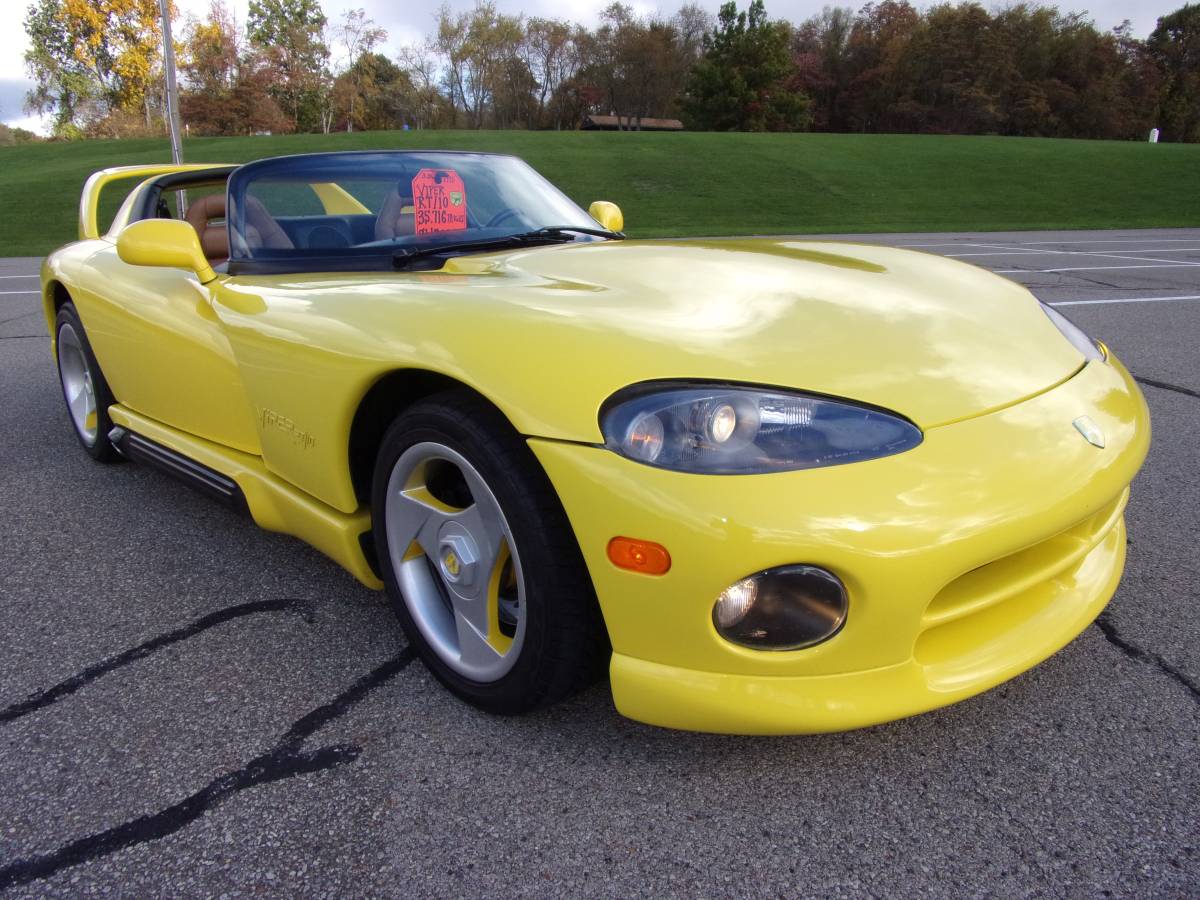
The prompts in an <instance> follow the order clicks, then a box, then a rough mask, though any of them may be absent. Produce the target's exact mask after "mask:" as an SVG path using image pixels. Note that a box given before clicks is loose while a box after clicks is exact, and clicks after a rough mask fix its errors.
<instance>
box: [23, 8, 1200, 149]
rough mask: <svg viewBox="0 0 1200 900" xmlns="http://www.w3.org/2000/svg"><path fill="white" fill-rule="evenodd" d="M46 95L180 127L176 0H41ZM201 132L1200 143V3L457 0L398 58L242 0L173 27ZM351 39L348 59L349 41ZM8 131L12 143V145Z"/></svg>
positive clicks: (362, 20) (123, 127)
mask: <svg viewBox="0 0 1200 900" xmlns="http://www.w3.org/2000/svg"><path fill="white" fill-rule="evenodd" d="M25 30H26V32H27V34H28V37H29V41H30V46H29V49H28V51H27V52H26V55H25V61H26V64H27V67H28V69H29V72H30V75H31V76H32V77H33V79H34V84H35V86H34V89H33V90H32V91H31V92H30V93H29V95H28V97H27V110H28V111H30V112H34V113H39V114H49V115H50V116H51V117H52V122H53V124H52V129H53V134H54V135H55V136H57V137H62V138H75V137H122V136H132V135H146V134H161V133H162V130H163V119H164V116H163V110H164V107H165V102H164V98H163V89H162V83H163V77H162V59H161V46H162V33H161V23H160V22H159V7H158V0H86V2H84V0H35V2H34V3H33V4H32V5H31V6H30V7H29V8H28V14H27V17H26V20H25ZM173 30H174V34H175V39H176V56H177V59H178V67H179V79H180V89H181V104H180V106H181V110H182V118H183V121H184V122H185V123H186V125H187V128H188V132H189V133H190V134H193V135H220V134H248V133H258V132H272V133H280V132H293V131H298V132H326V133H328V132H330V131H333V130H350V131H355V130H375V129H396V128H474V129H481V128H528V129H574V128H579V127H581V126H583V125H585V124H586V123H587V120H588V117H589V116H593V115H605V116H615V117H616V122H617V123H618V127H620V128H622V129H630V130H638V129H640V128H641V127H642V125H643V122H644V120H646V119H650V118H656V119H661V118H679V119H682V120H683V122H684V123H685V124H686V125H687V127H689V128H693V129H699V130H716V131H800V130H817V131H839V132H849V131H854V132H929V133H956V134H1005V135H1034V136H1052V137H1081V138H1110V139H1145V137H1146V134H1147V132H1148V131H1149V129H1150V128H1152V127H1158V128H1160V129H1161V131H1162V138H1163V139H1164V140H1173V141H1200V5H1194V4H1187V5H1185V6H1183V7H1182V8H1180V9H1179V10H1177V11H1176V12H1173V13H1171V14H1170V15H1167V16H1164V17H1162V18H1161V19H1159V20H1158V23H1157V26H1156V28H1155V29H1154V30H1153V32H1152V33H1151V34H1150V35H1149V36H1147V37H1146V38H1139V37H1137V36H1135V35H1133V34H1132V32H1131V28H1130V26H1129V23H1128V22H1126V23H1125V24H1123V25H1121V26H1120V27H1118V28H1115V29H1113V30H1112V31H1102V30H1100V29H1098V28H1097V27H1096V26H1095V24H1094V23H1093V22H1091V21H1090V20H1089V19H1088V18H1087V17H1086V16H1085V15H1083V14H1078V13H1062V12H1060V11H1059V10H1058V9H1057V8H1055V7H1053V6H1042V5H1035V4H1030V3H1020V4H1017V5H1013V6H1007V7H1004V8H998V9H995V10H988V9H986V8H984V7H983V6H981V5H980V4H979V3H977V2H957V3H939V4H936V5H934V6H931V7H929V8H926V9H920V8H918V7H915V6H913V5H912V4H911V3H909V2H908V0H882V2H870V3H867V4H866V5H865V6H863V7H862V8H861V9H859V10H858V11H857V12H856V11H854V10H852V9H849V8H845V7H827V8H826V9H825V10H824V11H823V12H822V13H821V14H819V15H817V16H814V17H812V18H810V19H807V20H805V21H803V22H800V23H790V22H787V21H784V20H780V19H773V18H771V17H769V16H768V14H767V11H766V9H765V7H764V4H763V2H762V0H752V2H751V3H750V5H749V6H748V7H746V8H745V9H738V7H737V5H736V4H735V3H733V2H729V3H725V4H724V5H723V6H722V7H721V8H720V10H719V12H718V13H717V15H716V16H715V17H714V16H711V15H710V14H709V13H708V12H706V11H705V10H704V9H702V8H701V7H699V6H696V5H685V6H683V7H681V8H680V9H679V10H678V11H677V12H676V13H675V14H673V15H669V16H668V15H659V14H656V15H651V16H639V15H637V14H635V12H634V11H633V10H632V9H631V8H630V7H629V6H626V5H624V4H621V3H613V4H612V5H610V6H609V7H607V8H606V9H605V10H604V11H603V12H602V13H601V15H600V18H599V22H598V24H597V25H596V26H595V27H592V28H588V27H584V26H582V25H580V24H578V23H575V22H571V21H567V20H565V19H553V18H542V17H536V16H531V17H527V16H523V15H509V14H505V13H502V12H500V11H499V10H498V9H497V7H496V6H495V4H494V3H492V2H488V0H478V2H477V3H476V5H475V7H474V8H472V9H470V10H467V11H464V12H457V13H456V12H453V11H452V10H450V9H449V7H445V6H444V7H442V8H441V9H440V10H439V11H438V12H437V14H436V17H435V21H434V27H433V29H432V30H431V32H430V33H429V35H428V36H427V37H426V39H425V40H423V41H421V42H419V43H417V44H415V45H411V46H405V47H402V48H400V50H399V51H398V52H397V53H395V54H394V55H389V54H388V53H386V52H384V51H383V48H384V45H385V43H386V41H387V32H386V31H385V30H384V29H383V28H381V27H379V25H378V24H377V23H375V22H374V21H372V20H371V19H370V18H369V17H368V16H367V15H366V14H365V12H364V11H363V10H361V9H352V10H349V11H347V12H345V13H343V14H342V15H341V17H340V18H338V19H337V20H336V21H330V19H329V18H328V17H327V16H326V14H325V12H324V10H323V9H322V7H321V3H320V0H250V4H249V9H248V13H247V16H246V20H245V22H242V23H239V22H237V21H236V20H235V18H234V16H233V14H232V13H231V12H230V10H229V8H228V6H226V5H225V3H224V2H223V0H213V3H212V5H211V8H210V9H209V11H208V13H207V14H206V15H205V16H204V17H203V18H188V19H186V20H176V21H174V22H173ZM333 48H339V50H340V52H339V53H338V54H337V55H336V57H335V54H334V51H333ZM4 137H5V136H4V135H3V134H0V141H2V140H3V139H4Z"/></svg>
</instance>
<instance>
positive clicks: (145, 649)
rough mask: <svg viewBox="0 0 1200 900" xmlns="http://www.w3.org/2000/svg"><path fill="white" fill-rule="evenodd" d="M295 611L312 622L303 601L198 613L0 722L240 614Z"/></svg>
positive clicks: (22, 704)
mask: <svg viewBox="0 0 1200 900" xmlns="http://www.w3.org/2000/svg"><path fill="white" fill-rule="evenodd" d="M288 611H298V612H300V614H301V615H303V616H304V618H305V620H306V621H308V622H309V623H311V622H312V612H311V610H310V609H309V606H308V604H307V603H306V602H305V601H303V600H292V599H285V600H256V601H254V602H252V603H241V604H239V605H237V606H230V607H229V608H227V609H222V610H218V611H217V612H214V613H209V614H208V615H207V616H202V617H201V618H199V619H197V620H196V621H194V622H192V623H191V624H190V625H184V626H183V627H182V628H176V629H175V630H174V631H168V632H167V633H166V634H160V635H159V636H158V637H155V638H151V639H150V640H148V641H146V642H145V643H144V644H138V646H136V647H133V648H131V649H129V650H126V651H125V652H124V653H118V654H117V655H116V656H110V657H108V658H107V659H104V660H101V661H100V662H98V663H96V664H95V665H92V666H88V667H87V668H86V669H84V670H83V671H82V672H79V673H77V674H75V675H72V676H71V677H70V678H67V679H65V680H63V681H60V682H59V683H58V684H56V685H54V686H53V687H49V688H46V689H45V690H42V691H37V692H36V693H33V694H30V695H29V696H28V697H26V698H25V699H24V700H21V701H19V702H17V703H14V704H12V705H11V706H7V707H5V708H4V709H2V710H0V724H4V723H7V722H12V721H14V720H16V719H19V718H21V717H22V716H27V715H29V714H30V713H33V712H37V711H38V710H41V709H45V708H46V707H47V706H50V705H51V704H54V703H57V702H58V701H59V700H61V699H62V698H63V697H68V696H70V695H71V694H73V693H75V692H76V691H77V690H79V689H80V688H82V687H84V686H86V685H88V684H91V683H92V682H93V681H95V680H96V679H97V678H100V677H101V676H103V675H107V674H108V673H109V672H112V671H114V670H116V669H119V668H121V667H123V666H127V665H129V664H130V663H134V662H137V661H138V660H141V659H145V658H146V657H147V656H150V655H151V654H153V653H156V652H158V651H159V650H161V649H163V648H164V647H169V646H171V645H172V644H177V643H179V642H180V641H186V640H187V639H188V638H192V637H195V636H196V635H198V634H200V633H201V632H203V631H207V630H208V629H209V628H213V627H214V626H217V625H221V624H224V623H225V622H229V621H232V620H233V619H238V618H241V617H242V616H253V615H258V614H260V613H268V612H288Z"/></svg>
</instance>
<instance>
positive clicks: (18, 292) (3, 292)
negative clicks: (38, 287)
mask: <svg viewBox="0 0 1200 900" xmlns="http://www.w3.org/2000/svg"><path fill="white" fill-rule="evenodd" d="M40 293H41V291H0V294H40Z"/></svg>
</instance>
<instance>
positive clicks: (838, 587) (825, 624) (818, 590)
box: [712, 565, 849, 650]
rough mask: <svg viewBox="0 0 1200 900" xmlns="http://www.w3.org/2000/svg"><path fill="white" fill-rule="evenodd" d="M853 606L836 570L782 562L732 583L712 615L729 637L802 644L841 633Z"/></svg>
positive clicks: (747, 643)
mask: <svg viewBox="0 0 1200 900" xmlns="http://www.w3.org/2000/svg"><path fill="white" fill-rule="evenodd" d="M848 606H849V597H848V596H847V595H846V588H845V586H844V585H843V584H842V582H841V581H840V580H839V579H838V577H837V576H836V575H834V574H833V573H832V572H827V571H826V570H824V569H820V568H817V567H816V566H802V565H796V566H780V567H779V568H777V569H767V570H766V571H763V572H758V573H756V574H754V575H750V576H749V577H747V578H743V579H742V580H741V581H738V582H735V583H734V584H731V585H730V586H729V587H727V588H726V589H725V590H724V591H722V592H721V596H720V597H718V598H717V602H716V605H714V606H713V613H712V615H713V624H714V625H715V626H716V628H717V633H718V634H720V635H721V637H723V638H725V639H726V640H727V641H732V642H733V643H735V644H741V645H742V646H743V647H752V648H754V649H755V650H799V649H800V648H801V647H811V646H812V645H813V644H819V643H821V641H825V640H828V639H829V638H831V637H833V636H834V635H835V634H837V633H838V630H839V629H840V628H841V627H842V625H843V624H845V622H846V610H847V607H848Z"/></svg>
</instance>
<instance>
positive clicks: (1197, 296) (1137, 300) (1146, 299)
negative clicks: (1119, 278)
mask: <svg viewBox="0 0 1200 900" xmlns="http://www.w3.org/2000/svg"><path fill="white" fill-rule="evenodd" d="M1164 300H1200V294H1188V295H1186V296H1179V297H1120V298H1116V297H1114V298H1111V299H1104V300H1057V301H1055V302H1053V303H1050V304H1049V305H1050V306H1101V305H1104V304H1108V303H1159V302H1162V301H1164Z"/></svg>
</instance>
